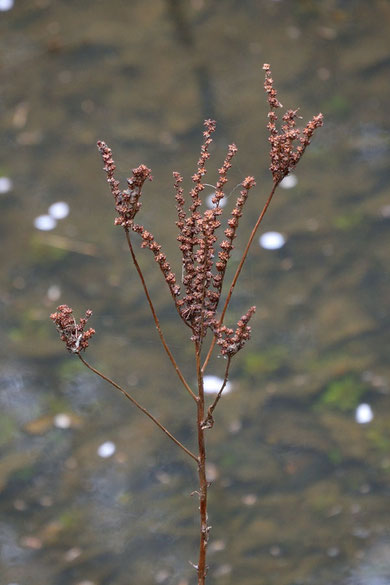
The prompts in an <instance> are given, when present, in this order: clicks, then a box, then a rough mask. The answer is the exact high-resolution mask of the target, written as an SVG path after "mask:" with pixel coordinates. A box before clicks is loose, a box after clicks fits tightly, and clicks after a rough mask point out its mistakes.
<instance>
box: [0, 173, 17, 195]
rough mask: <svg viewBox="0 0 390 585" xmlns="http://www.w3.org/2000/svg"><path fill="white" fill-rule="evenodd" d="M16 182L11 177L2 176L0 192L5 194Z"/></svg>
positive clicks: (0, 178)
mask: <svg viewBox="0 0 390 585" xmlns="http://www.w3.org/2000/svg"><path fill="white" fill-rule="evenodd" d="M13 186H14V184H13V182H12V179H10V178H9V177H0V194H1V195H4V194H5V193H9V191H11V190H12V188H13Z"/></svg>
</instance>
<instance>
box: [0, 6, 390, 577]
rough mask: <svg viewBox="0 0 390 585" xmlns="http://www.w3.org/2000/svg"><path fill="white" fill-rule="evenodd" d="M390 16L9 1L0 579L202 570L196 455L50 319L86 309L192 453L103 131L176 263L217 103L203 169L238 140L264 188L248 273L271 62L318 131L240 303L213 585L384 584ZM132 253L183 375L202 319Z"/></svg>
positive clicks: (216, 503) (272, 218)
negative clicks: (184, 198)
mask: <svg viewBox="0 0 390 585" xmlns="http://www.w3.org/2000/svg"><path fill="white" fill-rule="evenodd" d="M389 27H390V3H389V2H387V1H385V0H372V1H371V2H366V1H364V0H355V1H353V2H351V1H347V0H323V1H321V2H316V1H314V0H296V1H293V2H290V1H287V0H281V1H271V0H259V1H255V0H246V1H243V0H236V1H234V0H226V1H224V2H222V1H220V2H217V1H215V0H214V1H210V2H207V1H206V0H191V1H190V0H188V1H186V0H183V1H180V0H165V1H164V0H132V1H131V2H126V1H123V0H122V1H121V0H110V2H103V1H101V0H84V1H83V2H74V1H73V2H72V1H65V0H62V1H60V0H35V1H33V0H29V1H21V0H15V1H14V2H13V1H12V0H0V76H1V83H0V110H1V118H0V129H1V138H0V140H1V158H0V209H1V213H0V222H1V247H0V256H1V266H2V269H1V273H0V285H1V290H0V302H1V314H2V324H1V330H0V336H1V358H0V370H1V372H0V384H1V386H0V454H1V460H0V546H1V552H0V567H1V570H0V575H1V576H0V582H1V585H8V584H10V583H12V584H17V585H33V584H38V583H39V585H81V584H83V585H129V583H137V584H138V585H150V584H153V583H156V584H162V585H164V584H167V585H168V584H169V585H189V584H191V583H194V582H195V573H194V570H193V568H192V567H191V566H190V564H189V562H188V561H194V562H196V558H197V543H198V518H197V501H196V498H191V497H190V493H191V492H192V490H194V489H196V479H197V478H196V473H195V471H196V470H195V469H194V466H193V465H192V464H191V462H190V460H187V459H186V458H185V456H184V454H182V452H180V451H179V450H178V449H176V447H175V446H174V445H172V444H171V443H170V442H169V441H167V440H166V439H165V438H164V437H163V436H162V435H161V434H160V433H159V431H158V429H155V428H154V426H153V425H152V424H151V423H150V421H148V420H147V419H146V418H144V417H143V416H142V415H141V414H140V413H138V412H137V411H135V409H134V408H132V407H131V406H130V404H128V403H125V402H124V400H123V398H122V397H121V396H120V395H119V394H115V392H114V391H113V389H112V388H111V387H109V386H107V385H106V384H104V383H103V382H102V381H100V380H99V379H98V378H96V377H94V376H93V374H92V373H91V372H89V371H87V370H85V369H83V368H82V367H81V364H80V362H79V360H77V358H75V357H74V356H70V355H69V354H67V353H66V351H65V348H64V347H63V344H61V343H60V341H59V340H58V336H57V334H56V332H55V330H54V327H53V325H52V323H51V322H50V321H49V318H48V315H49V314H50V313H51V312H53V311H54V310H55V308H56V306H57V305H59V304H61V303H67V304H69V305H71V306H72V307H73V308H74V310H75V312H76V314H77V315H78V316H80V315H81V314H83V313H84V311H85V310H86V309H87V308H91V309H92V310H93V311H94V315H93V319H92V320H91V326H93V327H94V328H95V329H96V331H97V333H96V335H95V337H94V338H93V340H92V343H91V347H90V348H89V350H88V355H87V357H88V359H89V360H90V361H91V363H93V364H94V365H96V366H99V367H100V368H101V369H102V370H104V371H105V373H106V374H108V375H110V376H111V377H113V378H114V379H115V380H117V381H118V382H121V383H122V384H124V385H125V386H126V387H127V388H128V389H129V390H130V391H132V392H133V393H134V396H136V397H137V398H138V399H139V400H141V401H142V402H143V403H144V404H145V405H146V406H148V407H149V408H150V409H151V411H152V412H153V413H154V414H155V415H156V416H158V417H159V418H160V419H161V420H162V421H163V422H164V423H165V424H166V425H167V426H168V427H169V428H170V429H171V430H172V431H173V432H174V433H176V434H177V436H178V437H179V438H180V439H181V440H182V441H183V442H185V443H186V444H187V445H189V446H191V445H193V444H194V443H195V440H196V437H195V435H194V422H193V415H194V412H193V403H192V402H191V400H190V399H189V398H188V396H187V394H186V393H185V391H184V390H183V389H182V388H181V387H180V384H179V382H178V380H177V378H176V377H175V373H174V371H173V370H172V367H171V365H170V364H169V363H168V362H167V359H166V356H165V354H164V352H163V350H162V349H161V347H160V345H159V340H158V336H157V334H156V331H155V328H154V325H153V322H152V319H151V317H150V314H149V312H148V308H147V306H146V304H145V301H144V299H143V294H142V291H141V287H140V283H139V281H138V280H137V276H136V274H135V271H134V269H133V268H132V266H131V264H130V262H129V255H128V251H127V250H126V247H125V245H124V241H123V233H122V230H120V229H118V228H115V227H114V226H113V219H114V216H115V213H114V210H113V205H112V197H111V194H110V193H109V190H108V187H107V184H106V182H105V176H104V173H103V172H102V170H101V168H102V163H101V160H100V159H99V156H98V154H97V151H96V146H95V144H96V141H97V140H98V139H104V140H106V141H107V142H108V144H109V145H110V146H111V147H112V148H113V151H114V158H115V160H116V162H117V166H118V169H117V174H118V177H120V178H121V179H122V180H123V181H124V180H125V178H126V177H127V176H128V175H129V170H130V169H131V168H133V167H135V166H137V165H138V164H140V163H145V164H147V165H148V166H150V167H151V168H152V170H153V175H154V181H153V182H152V183H148V184H147V185H145V189H144V194H143V207H142V210H141V212H140V214H139V216H138V217H139V221H140V222H141V223H144V225H146V226H148V228H150V229H151V231H153V233H154V234H155V236H156V238H157V239H158V240H159V241H160V242H163V245H164V249H165V251H166V252H167V254H168V257H169V259H170V260H171V262H172V264H173V266H174V268H175V269H176V271H177V273H178V274H179V275H180V262H179V256H178V253H177V243H176V241H175V237H176V228H175V226H174V220H175V205H174V195H173V188H172V171H173V170H178V171H181V172H182V173H183V174H184V175H185V177H186V180H185V187H186V189H189V188H190V187H191V180H190V177H191V174H192V173H193V171H194V168H195V166H196V161H197V158H198V153H199V145H200V142H201V133H202V122H203V120H204V118H206V117H215V118H216V119H217V121H218V127H217V132H216V135H215V142H214V146H213V149H212V159H211V161H210V164H209V173H208V175H207V181H208V182H209V183H210V184H213V183H214V182H215V180H216V169H217V168H218V167H219V166H220V164H221V162H222V160H223V158H224V156H225V153H226V149H227V145H228V144H229V143H231V142H232V141H234V142H236V144H237V145H238V148H239V153H238V155H237V157H236V159H235V163H234V168H233V169H232V171H231V173H230V177H231V180H230V182H229V184H228V187H227V193H228V194H229V193H231V192H232V191H233V189H234V187H235V186H236V185H237V184H238V183H239V182H240V180H242V178H243V177H245V176H246V175H249V174H250V175H252V174H253V175H255V177H256V180H257V187H256V189H255V190H253V191H252V192H251V196H250V200H249V202H248V206H247V210H246V211H247V213H246V215H245V218H244V219H243V221H242V228H241V229H242V231H241V238H238V239H237V247H236V254H235V255H234V258H233V266H232V269H234V267H235V265H236V264H237V258H238V257H239V255H240V251H242V248H243V245H244V243H245V241H246V239H245V236H244V235H243V232H245V234H247V233H248V230H250V228H251V226H252V225H253V223H254V221H255V218H256V217H257V214H258V212H259V209H260V208H261V207H262V205H263V204H264V202H265V200H266V197H267V194H268V192H269V190H270V188H271V186H272V180H271V177H270V174H269V172H268V170H267V169H268V165H269V160H268V142H267V138H268V136H267V130H266V123H267V112H268V108H267V103H266V98H265V95H264V92H263V72H262V70H261V66H262V64H263V63H264V62H268V63H271V65H272V71H273V77H274V79H275V84H276V87H277V88H278V90H279V94H278V96H279V98H280V101H281V102H282V103H283V105H284V106H285V107H288V108H295V107H298V106H299V107H300V114H301V115H302V118H303V119H302V124H305V123H306V122H307V120H308V119H310V118H311V116H312V115H313V114H317V113H318V112H319V111H322V112H323V114H324V116H325V126H324V128H323V129H321V130H319V131H318V133H317V135H316V137H315V139H314V140H313V143H312V145H311V146H310V148H309V149H308V151H307V152H306V154H305V157H304V159H303V160H302V161H301V163H300V164H299V166H298V167H297V169H296V173H295V174H294V175H293V176H292V177H290V178H289V180H288V181H287V182H285V184H284V185H283V188H280V189H279V190H278V193H277V196H276V197H275V200H274V201H273V203H272V207H271V209H270V210H269V213H268V215H267V217H266V219H265V221H264V224H263V226H262V232H261V233H262V234H264V233H268V232H276V235H275V234H274V235H273V236H268V239H267V238H266V239H265V240H262V242H261V244H260V243H259V240H258V238H256V241H255V242H254V246H253V249H252V251H251V254H250V256H249V258H248V261H247V263H246V266H245V270H244V271H243V273H242V278H241V279H240V286H239V287H238V289H237V291H236V293H235V297H234V300H233V303H232V307H231V309H232V312H231V319H230V321H229V320H228V322H230V323H233V322H236V320H237V318H238V317H239V316H240V315H241V314H242V313H243V312H244V311H245V310H246V309H247V308H248V306H250V305H252V304H256V305H257V307H258V310H257V313H256V315H255V317H254V319H253V336H252V340H251V342H250V343H248V345H247V346H246V347H245V349H244V350H243V351H242V352H241V353H240V354H239V355H238V356H237V358H236V359H235V361H234V364H233V367H232V371H231V383H232V391H231V392H230V393H229V394H227V395H226V397H225V398H224V399H223V401H222V402H221V404H220V407H219V410H218V411H217V412H216V425H215V427H214V430H213V431H212V432H210V434H209V436H208V438H209V440H208V449H209V469H208V471H209V476H210V479H211V480H212V487H211V490H210V524H211V525H212V526H213V528H212V532H211V540H210V545H209V564H210V569H209V583H210V585H229V584H232V583H240V585H262V584H264V585H265V584H267V585H268V584H269V585H273V584H275V585H276V584H278V585H303V584H310V583H316V585H329V584H330V583H332V585H340V584H349V585H363V584H364V585H388V584H389V583H390V560H389V559H390V508H389V495H390V494H389V491H390V490H389V487H390V420H389V417H390V394H389V392H390V389H389V365H388V362H387V360H388V347H387V345H388V326H389V320H388V308H389V307H388V299H389V273H388V263H389V249H390V243H389V231H388V226H389V220H390V198H389V162H388V161H389V147H390V134H389V129H390V123H389V115H388V104H389V102H390V95H389V94H390V90H389V72H390V46H389V36H388V32H389ZM211 192H212V187H210V192H205V195H206V196H207V195H209V194H210V193H211ZM236 194H237V190H236V191H234V192H233V193H232V194H231V196H230V197H229V199H228V205H227V209H229V208H231V206H232V205H233V202H234V200H235V196H236ZM278 234H279V235H278ZM259 235H260V234H259ZM270 247H271V248H275V249H270ZM139 259H140V262H141V265H142V268H143V270H144V272H145V276H146V279H147V282H148V284H149V286H150V290H151V294H152V296H153V299H154V301H155V304H156V306H157V308H158V311H159V315H160V319H161V322H162V325H163V327H164V330H165V332H166V336H167V338H168V341H169V344H170V346H171V348H172V350H173V351H174V353H175V355H176V357H177V360H178V362H179V364H181V366H182V367H183V370H184V372H185V375H186V376H187V377H188V378H189V379H190V380H193V372H194V370H193V362H192V349H191V344H190V342H189V340H188V331H187V330H186V331H183V329H182V328H181V327H180V323H179V322H178V320H177V319H176V316H175V312H174V310H173V309H172V307H171V304H170V298H169V295H168V294H167V293H166V290H165V285H164V283H163V282H162V280H161V275H160V273H159V272H158V270H157V269H156V265H155V263H154V261H153V259H152V258H151V255H150V253H148V251H145V250H143V251H142V252H141V251H140V253H139ZM179 278H180V276H179ZM222 372H223V364H222V363H221V362H220V360H218V359H215V360H214V361H213V362H212V363H211V364H210V369H209V372H208V373H209V374H210V375H214V376H221V375H222Z"/></svg>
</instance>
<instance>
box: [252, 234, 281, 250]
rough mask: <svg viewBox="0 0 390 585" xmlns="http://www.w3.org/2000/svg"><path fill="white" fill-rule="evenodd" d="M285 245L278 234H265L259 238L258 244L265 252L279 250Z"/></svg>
mask: <svg viewBox="0 0 390 585" xmlns="http://www.w3.org/2000/svg"><path fill="white" fill-rule="evenodd" d="M285 243H286V238H285V237H284V236H283V234H280V233H279V232H265V233H264V234H262V235H261V236H260V238H259V244H260V246H261V247H262V248H265V249H266V250H279V248H283V246H284V244H285Z"/></svg>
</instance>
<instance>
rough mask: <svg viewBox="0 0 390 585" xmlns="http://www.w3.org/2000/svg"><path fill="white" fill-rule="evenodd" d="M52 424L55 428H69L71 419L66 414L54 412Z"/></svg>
mask: <svg viewBox="0 0 390 585" xmlns="http://www.w3.org/2000/svg"><path fill="white" fill-rule="evenodd" d="M54 426H55V427H57V429H69V428H70V427H71V426H72V420H71V418H70V416H69V415H68V414H65V413H60V414H56V416H55V417H54Z"/></svg>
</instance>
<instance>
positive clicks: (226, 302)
mask: <svg viewBox="0 0 390 585" xmlns="http://www.w3.org/2000/svg"><path fill="white" fill-rule="evenodd" d="M279 183H280V181H279V182H277V183H275V184H274V186H273V187H272V190H271V193H270V194H269V196H268V199H267V201H266V203H265V205H264V207H263V209H262V211H261V213H260V215H259V217H258V218H257V221H256V223H255V225H254V228H253V229H252V231H251V235H250V236H249V240H248V242H247V245H246V246H245V250H244V253H243V255H242V257H241V260H240V263H239V265H238V268H237V270H236V273H235V275H234V277H233V280H232V284H231V285H230V288H229V292H228V294H227V297H226V300H225V304H224V306H223V309H222V313H221V316H220V318H219V321H218V325H219V326H220V325H222V323H223V320H224V317H225V313H226V310H227V308H228V305H229V303H230V299H231V298H232V294H233V290H234V287H235V286H236V282H237V280H238V277H239V276H240V272H241V269H242V267H243V266H244V262H245V260H246V257H247V255H248V252H249V248H250V247H251V244H252V242H253V238H254V237H255V235H256V232H257V230H258V227H259V225H260V224H261V222H262V220H263V217H264V215H265V213H266V211H267V209H268V207H269V204H270V203H271V200H272V197H273V195H274V193H275V191H276V188H277V186H278V185H279ZM215 343H216V337H215V336H214V337H213V340H212V342H211V345H210V349H209V351H208V353H207V356H206V359H205V361H204V363H203V366H202V373H204V371H205V369H206V367H207V364H208V363H209V360H210V357H211V354H212V353H213V349H214V346H215Z"/></svg>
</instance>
